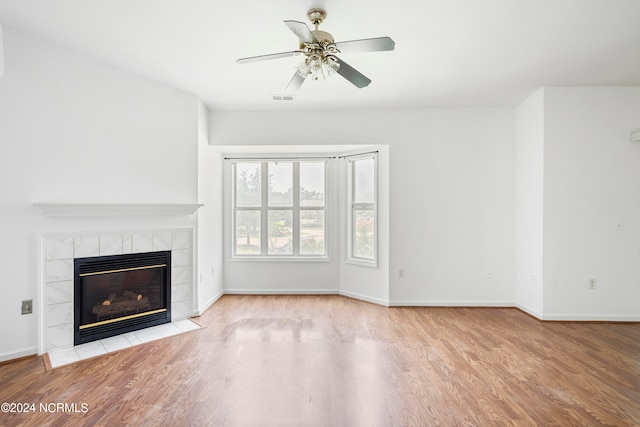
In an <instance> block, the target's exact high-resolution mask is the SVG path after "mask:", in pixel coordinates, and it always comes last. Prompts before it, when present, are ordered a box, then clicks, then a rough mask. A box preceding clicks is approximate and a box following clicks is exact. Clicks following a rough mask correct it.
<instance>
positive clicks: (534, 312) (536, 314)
mask: <svg viewBox="0 0 640 427" xmlns="http://www.w3.org/2000/svg"><path fill="white" fill-rule="evenodd" d="M516 308H517V309H518V310H521V311H524V312H525V313H527V314H528V315H530V316H533V317H535V318H536V319H538V320H543V318H542V313H540V312H539V311H537V310H532V309H530V308H529V307H527V306H524V305H522V304H516Z"/></svg>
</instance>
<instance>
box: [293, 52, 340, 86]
mask: <svg viewBox="0 0 640 427" xmlns="http://www.w3.org/2000/svg"><path fill="white" fill-rule="evenodd" d="M339 68H340V63H338V61H337V60H336V59H335V57H333V56H321V55H310V56H308V57H307V58H306V59H305V60H304V61H302V62H301V63H300V65H298V67H297V73H298V75H300V77H304V78H306V77H311V79H312V80H324V79H326V78H328V77H330V76H332V75H334V74H335V73H337V72H338V69H339Z"/></svg>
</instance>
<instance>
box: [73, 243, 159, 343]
mask: <svg viewBox="0 0 640 427" xmlns="http://www.w3.org/2000/svg"><path fill="white" fill-rule="evenodd" d="M74 291H75V298H74V345H78V344H83V343H87V342H90V341H95V340H99V339H102V338H107V337H111V336H114V335H119V334H123V333H125V332H131V331H135V330H139V329H143V328H147V327H149V326H155V325H160V324H163V323H169V322H171V304H170V301H171V251H158V252H145V253H135V254H127V255H112V256H99V257H89V258H76V259H75V260H74Z"/></svg>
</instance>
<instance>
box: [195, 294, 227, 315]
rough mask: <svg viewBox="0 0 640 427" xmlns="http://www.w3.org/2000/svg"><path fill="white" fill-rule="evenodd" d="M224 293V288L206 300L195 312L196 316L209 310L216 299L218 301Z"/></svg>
mask: <svg viewBox="0 0 640 427" xmlns="http://www.w3.org/2000/svg"><path fill="white" fill-rule="evenodd" d="M223 295H224V290H222V291H220V292H218V293H217V294H215V295H214V296H213V297H212V298H211V299H210V300H209V301H207V302H205V303H204V304H203V305H201V306H200V307H198V309H197V310H196V311H195V313H193V315H194V316H202V315H203V314H204V312H205V311H207V310H208V309H209V308H210V307H211V306H212V305H213V304H215V302H216V301H218V300H219V299H220V298H222V296H223Z"/></svg>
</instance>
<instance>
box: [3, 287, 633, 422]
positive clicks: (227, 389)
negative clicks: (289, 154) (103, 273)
mask: <svg viewBox="0 0 640 427" xmlns="http://www.w3.org/2000/svg"><path fill="white" fill-rule="evenodd" d="M197 320H198V321H199V323H201V324H203V325H204V326H205V328H203V329H201V330H198V331H195V332H190V333H187V334H183V335H179V336H174V337H170V338H166V339H163V340H159V341H154V342H150V343H147V344H143V345H140V346H137V347H133V348H129V349H126V350H122V351H119V352H116V353H111V354H108V355H105V356H100V357H97V358H95V359H90V360H86V361H82V362H78V363H76V364H73V365H70V366H65V367H61V368H58V369H54V370H52V371H46V370H45V367H44V364H43V360H42V358H40V357H38V358H35V357H34V358H29V359H24V360H19V361H14V362H11V363H6V364H3V365H0V402H15V403H34V404H35V406H36V409H38V406H39V404H40V403H44V404H45V405H47V404H50V403H66V404H74V403H76V404H78V405H79V406H78V409H79V410H80V411H81V409H82V406H80V405H81V404H83V403H84V404H86V405H87V411H86V413H82V412H78V413H73V412H72V413H64V412H58V413H47V412H41V411H39V410H38V411H36V412H34V413H24V414H16V413H0V425H3V426H21V425H24V426H47V425H52V426H79V425H91V426H160V425H164V426H367V427H368V426H385V427H387V426H536V425H539V426H598V425H616V426H638V425H640V324H637V323H635V324H630V323H627V324H625V323H568V322H567V323H564V322H563V323H556V322H540V321H538V320H536V319H534V318H532V317H530V316H528V315H527V314H525V313H523V312H521V311H519V310H517V309H511V308H504V309H501V308H385V307H380V306H376V305H373V304H369V303H366V302H361V301H357V300H353V299H349V298H345V297H340V296H232V295H227V296H224V297H223V298H221V299H220V300H219V301H218V302H216V303H215V304H214V306H213V307H211V308H210V309H209V310H208V311H207V312H206V313H205V314H204V315H203V316H202V317H200V318H199V319H197Z"/></svg>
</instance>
